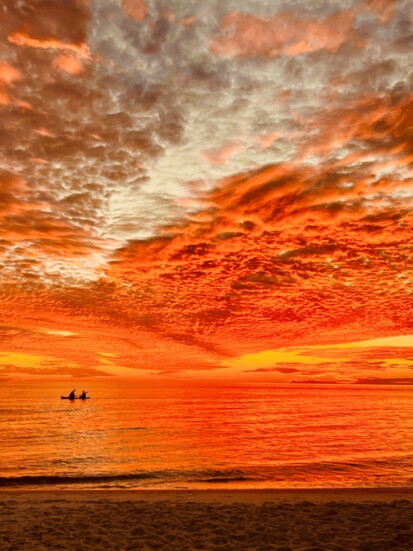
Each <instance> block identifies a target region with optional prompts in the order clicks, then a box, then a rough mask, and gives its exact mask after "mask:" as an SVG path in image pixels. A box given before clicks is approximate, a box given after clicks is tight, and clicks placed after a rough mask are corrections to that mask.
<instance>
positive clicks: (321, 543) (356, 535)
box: [0, 488, 413, 551]
mask: <svg viewBox="0 0 413 551" xmlns="http://www.w3.org/2000/svg"><path fill="white" fill-rule="evenodd" d="M0 549H1V550H2V551H6V550H10V551H11V550H19V551H20V550H22V551H24V550H27V551H28V550H35V549H36V550H39V549H40V550H49V549H50V550H53V549H60V550H90V551H92V550H103V549H104V550H115V549H116V550H137V549H139V550H141V549H142V550H152V549H161V550H163V549H164V550H168V551H169V550H171V551H174V550H181V551H185V550H188V551H189V550H191V551H192V550H198V549H199V550H207V549H208V550H209V549H213V550H221V551H224V550H228V551H229V550H234V551H235V550H237V551H242V550H262V551H269V550H273V549H274V550H278V551H288V550H303V551H304V550H306V551H321V550H325V551H332V550H336V551H339V550H342V551H344V550H346V551H350V550H360V551H385V550H389V551H390V550H394V549H403V550H412V549H413V489H412V488H407V489H406V488H403V489H342V490H180V491H178V490H139V491H106V490H93V491H91V490H83V491H77V490H75V491H74V490H54V491H20V490H7V491H2V492H0Z"/></svg>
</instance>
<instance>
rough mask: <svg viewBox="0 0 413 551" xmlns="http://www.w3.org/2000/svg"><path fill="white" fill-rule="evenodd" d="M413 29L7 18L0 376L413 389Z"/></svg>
mask: <svg viewBox="0 0 413 551" xmlns="http://www.w3.org/2000/svg"><path fill="white" fill-rule="evenodd" d="M309 4H311V5H309ZM412 30H413V11H412V9H411V5H410V3H409V1H408V0H393V1H390V0H385V1H382V0H346V2H335V1H333V0H330V1H327V0H326V2H324V3H323V2H321V3H319V2H318V3H309V2H307V1H305V0H299V1H298V2H297V1H296V0H294V1H293V0H285V1H282V2H281V1H275V2H274V1H270V0H254V2H253V1H252V0H237V1H235V0H225V1H224V2H222V1H219V0H211V1H210V2H208V9H207V8H206V7H205V5H204V4H203V3H200V2H195V1H188V2H181V1H179V0H172V1H168V2H166V1H164V0H154V1H153V2H145V1H144V0H99V1H98V0H66V1H65V2H58V1H57V0H56V1H53V2H50V1H46V0H36V1H33V0H31V1H28V0H27V1H26V0H22V1H21V2H18V3H16V2H15V1H14V0H5V2H4V6H3V8H2V11H1V12H0V111H1V113H0V125H1V130H0V132H1V140H0V147H1V148H2V151H1V155H0V164H1V166H0V224H1V225H0V228H1V234H0V279H1V286H0V324H1V325H0V338H1V346H0V378H1V379H10V378H11V379H13V378H15V377H31V376H35V377H42V376H43V377H45V376H48V377H64V378H66V377H74V378H79V377H99V376H108V375H118V376H138V377H145V378H149V379H153V378H159V376H165V377H166V376H167V377H181V378H182V377H184V378H188V377H189V378H196V377H208V378H212V379H220V380H221V379H227V378H230V379H236V380H245V381H275V382H277V381H280V382H289V381H292V382H300V381H324V382H326V381H329V382H381V381H387V382H389V383H405V382H409V381H410V380H413V307H412V290H413V287H412V275H413V274H412V271H413V270H412V265H413V264H412V247H413V239H412V225H413V214H412V207H413V185H412V177H413V146H412V144H413V81H412V79H411V77H410V72H411V63H410V51H411V36H412Z"/></svg>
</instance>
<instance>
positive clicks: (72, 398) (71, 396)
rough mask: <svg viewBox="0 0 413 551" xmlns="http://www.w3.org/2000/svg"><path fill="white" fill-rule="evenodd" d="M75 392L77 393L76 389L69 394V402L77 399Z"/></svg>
mask: <svg viewBox="0 0 413 551" xmlns="http://www.w3.org/2000/svg"><path fill="white" fill-rule="evenodd" d="M75 392H76V389H74V390H72V392H71V393H70V394H69V400H74V399H75V398H76V396H75Z"/></svg>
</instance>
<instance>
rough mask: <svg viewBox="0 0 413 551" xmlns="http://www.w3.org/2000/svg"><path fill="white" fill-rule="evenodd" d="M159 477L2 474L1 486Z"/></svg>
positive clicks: (88, 482)
mask: <svg viewBox="0 0 413 551" xmlns="http://www.w3.org/2000/svg"><path fill="white" fill-rule="evenodd" d="M148 478H157V477H156V474H155V473H139V474H114V475H84V476H82V475H79V476H65V475H37V476H36V475H34V476H30V475H27V476H10V477H8V476H1V477H0V487H3V488H4V487H7V486H48V485H55V484H62V485H63V484H64V485H66V484H104V483H111V482H122V481H125V482H127V481H133V480H140V479H148Z"/></svg>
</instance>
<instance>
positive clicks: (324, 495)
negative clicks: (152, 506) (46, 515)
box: [0, 487, 413, 504]
mask: <svg viewBox="0 0 413 551" xmlns="http://www.w3.org/2000/svg"><path fill="white" fill-rule="evenodd" d="M49 499H61V500H62V501H68V500H69V501H80V502H87V501H114V502H119V501H147V502H156V501H187V502H188V501H195V502H211V501H215V502H220V503H254V504H262V503H264V502H272V503H279V502H284V501H287V502H300V501H313V502H316V503H328V502H329V501H346V502H351V503H358V502H363V501H368V502H391V501H397V500H407V501H412V502H413V487H388V488H387V487H382V488H302V489H295V488H291V489H254V488H251V489H244V488H236V489H233V488H231V489H222V488H216V489H212V488H211V489H153V488H144V489H138V490H129V489H116V490H110V489H37V488H36V489H30V490H29V489H21V488H15V487H13V488H1V489H0V503H1V502H4V501H8V500H17V501H25V500H27V501H43V500H49Z"/></svg>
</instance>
